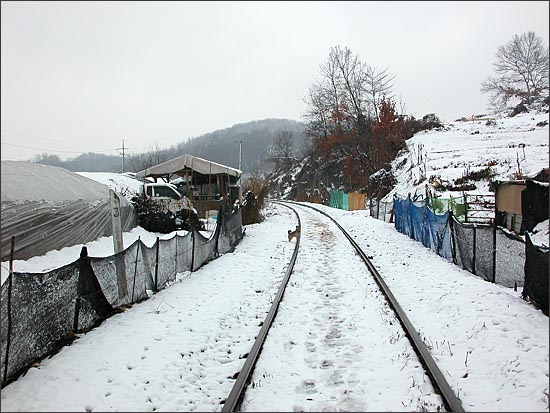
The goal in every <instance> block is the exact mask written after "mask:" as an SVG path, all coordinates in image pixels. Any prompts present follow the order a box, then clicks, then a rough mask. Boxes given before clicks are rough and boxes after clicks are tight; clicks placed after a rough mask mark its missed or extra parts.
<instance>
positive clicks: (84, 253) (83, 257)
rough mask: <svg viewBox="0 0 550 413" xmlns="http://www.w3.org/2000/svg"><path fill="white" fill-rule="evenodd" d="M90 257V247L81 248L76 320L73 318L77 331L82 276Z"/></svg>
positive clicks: (74, 327)
mask: <svg viewBox="0 0 550 413" xmlns="http://www.w3.org/2000/svg"><path fill="white" fill-rule="evenodd" d="M87 258H88V248H87V247H85V246H84V247H82V249H81V250H80V263H79V265H78V285H77V288H76V299H75V305H74V320H73V331H74V332H75V333H76V332H77V331H78V317H79V316H80V293H81V291H80V290H81V285H82V282H83V280H82V277H84V268H83V267H84V265H85V263H84V261H85V260H86V259H87Z"/></svg>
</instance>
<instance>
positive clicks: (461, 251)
mask: <svg viewBox="0 0 550 413" xmlns="http://www.w3.org/2000/svg"><path fill="white" fill-rule="evenodd" d="M452 220H453V225H452V227H453V230H452V234H453V246H454V251H455V263H456V264H457V265H459V266H461V267H462V268H464V269H465V270H468V271H470V272H471V273H473V274H476V275H478V276H480V277H482V278H484V279H485V280H487V281H491V282H494V283H496V284H500V285H503V286H505V287H516V286H522V285H523V284H524V279H525V273H524V264H525V244H524V242H523V240H521V239H520V238H517V237H515V236H513V235H512V234H510V233H508V232H507V231H506V230H504V229H502V228H500V227H497V228H496V229H495V228H493V226H492V225H490V224H464V223H460V222H458V221H457V220H456V219H455V218H454V217H453V218H452ZM495 264H496V267H495V268H494V269H493V266H494V265H495Z"/></svg>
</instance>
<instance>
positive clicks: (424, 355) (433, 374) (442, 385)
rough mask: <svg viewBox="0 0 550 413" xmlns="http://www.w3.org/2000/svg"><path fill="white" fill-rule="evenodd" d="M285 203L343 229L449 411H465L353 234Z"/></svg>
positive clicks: (332, 219) (324, 213)
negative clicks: (384, 297)
mask: <svg viewBox="0 0 550 413" xmlns="http://www.w3.org/2000/svg"><path fill="white" fill-rule="evenodd" d="M282 202H285V203H290V204H294V205H298V206H301V207H306V208H311V209H313V210H315V211H317V212H319V213H320V214H322V215H325V216H326V217H328V218H329V219H330V220H331V221H332V222H333V223H334V224H336V226H337V227H338V228H339V229H340V230H341V231H342V233H343V234H344V235H345V236H346V238H347V239H348V240H349V242H350V243H351V244H352V245H353V247H354V248H355V250H356V251H357V253H358V254H359V256H360V257H361V259H362V260H363V261H364V262H365V264H366V265H367V268H368V269H369V271H370V273H371V274H372V275H373V276H374V279H375V281H376V283H377V284H378V286H379V287H380V289H381V290H382V293H383V294H384V295H385V296H386V298H387V300H388V302H389V304H390V306H391V307H392V309H393V310H394V312H395V314H396V316H397V319H398V320H399V322H400V323H401V326H402V327H403V329H404V330H405V334H406V335H407V337H408V338H409V341H410V342H411V344H412V346H413V348H414V349H415V352H416V354H417V356H418V358H419V360H420V362H421V363H422V364H423V365H424V367H425V369H426V370H427V372H428V376H429V377H430V378H431V380H432V384H433V385H434V388H435V389H436V390H439V392H440V394H441V397H442V399H443V402H444V403H445V407H446V409H447V410H448V411H452V412H464V408H463V407H462V404H461V403H460V401H459V400H458V398H457V397H456V395H455V394H454V392H453V390H452V389H451V386H450V385H449V383H448V382H447V380H446V379H445V376H443V373H442V372H441V370H440V369H439V367H438V366H437V364H436V362H435V361H434V359H433V358H432V355H431V354H430V351H429V350H428V348H427V347H426V345H425V344H424V342H423V341H422V339H421V338H420V334H418V332H417V331H416V329H415V328H414V326H413V325H412V323H411V321H410V320H409V318H408V317H407V315H406V314H405V312H404V311H403V309H402V308H401V306H400V305H399V303H398V302H397V300H396V299H395V297H394V295H393V294H392V292H391V291H390V289H389V287H388V286H387V285H386V283H385V282H384V280H383V279H382V276H381V275H380V274H379V273H378V271H377V270H376V268H375V267H374V265H373V264H372V262H371V261H370V260H369V258H368V257H367V256H366V255H365V253H364V252H363V250H362V249H361V248H360V247H359V245H358V244H357V243H356V242H355V240H354V239H353V238H352V237H351V235H349V234H348V232H347V231H346V230H345V229H344V228H343V227H342V226H341V225H340V224H339V223H338V222H337V221H336V220H335V219H334V218H332V217H331V216H330V215H329V214H327V213H326V212H324V211H322V210H320V209H317V208H315V207H313V206H310V205H305V204H300V203H297V202H294V201H282ZM279 203H280V204H281V205H284V204H283V203H281V202H279Z"/></svg>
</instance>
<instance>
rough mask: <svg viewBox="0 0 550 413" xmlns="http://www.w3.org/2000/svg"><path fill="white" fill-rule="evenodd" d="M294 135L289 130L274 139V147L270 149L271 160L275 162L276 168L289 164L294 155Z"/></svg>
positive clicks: (281, 132)
mask: <svg viewBox="0 0 550 413" xmlns="http://www.w3.org/2000/svg"><path fill="white" fill-rule="evenodd" d="M293 143H294V135H293V133H292V132H290V131H288V130H283V131H280V132H279V133H278V134H277V135H276V136H275V138H274V139H273V146H272V147H271V148H270V151H269V152H270V155H271V157H270V160H271V161H273V162H275V165H276V167H278V166H279V165H280V164H281V163H283V164H285V163H287V162H288V161H289V160H290V159H291V158H292V154H293V151H294V149H293Z"/></svg>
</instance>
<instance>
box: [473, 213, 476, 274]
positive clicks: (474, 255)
mask: <svg viewBox="0 0 550 413" xmlns="http://www.w3.org/2000/svg"><path fill="white" fill-rule="evenodd" d="M473 244H474V245H473V249H474V251H473V260H472V273H473V274H474V275H476V224H474V242H473Z"/></svg>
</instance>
